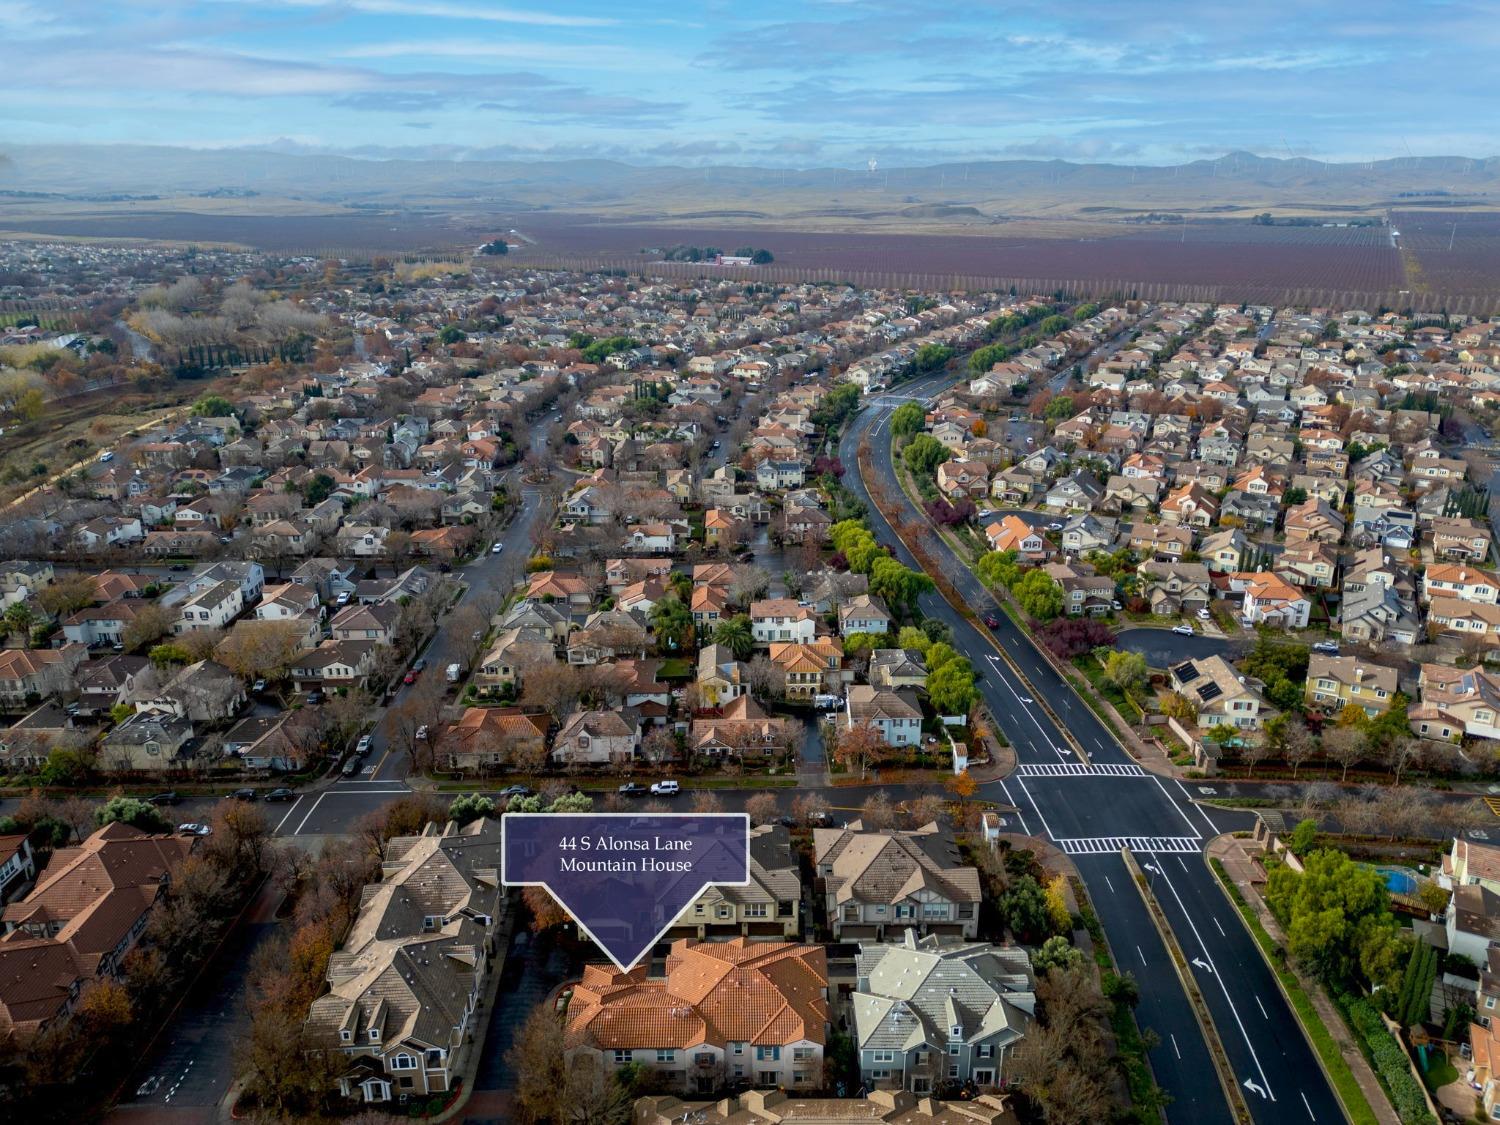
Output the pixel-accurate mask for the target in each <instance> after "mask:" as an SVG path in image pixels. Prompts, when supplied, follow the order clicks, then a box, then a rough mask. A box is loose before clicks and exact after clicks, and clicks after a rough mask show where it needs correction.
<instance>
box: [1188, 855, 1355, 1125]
mask: <svg viewBox="0 0 1500 1125" xmlns="http://www.w3.org/2000/svg"><path fill="white" fill-rule="evenodd" d="M1209 864H1210V865H1211V866H1212V867H1213V870H1214V874H1215V875H1217V876H1218V878H1219V885H1220V886H1222V887H1223V888H1224V891H1225V893H1226V894H1228V895H1229V899H1230V901H1231V902H1233V903H1234V908H1235V909H1236V910H1238V911H1239V914H1240V918H1241V919H1243V920H1244V923H1245V928H1246V929H1247V930H1249V931H1250V936H1251V937H1253V938H1254V939H1255V944H1256V945H1258V946H1260V951H1261V953H1262V954H1263V955H1264V956H1265V959H1266V965H1267V967H1268V968H1269V969H1270V970H1271V972H1272V973H1273V974H1274V975H1275V977H1276V979H1277V980H1278V981H1279V982H1280V983H1281V990H1282V991H1283V992H1284V993H1286V996H1287V999H1288V1000H1290V1001H1291V1004H1292V1011H1294V1012H1296V1013H1297V1020H1298V1022H1299V1023H1301V1024H1302V1030H1303V1031H1304V1032H1306V1033H1307V1038H1308V1039H1309V1040H1310V1041H1311V1042H1312V1045H1313V1049H1314V1050H1315V1051H1317V1052H1318V1059H1319V1060H1320V1061H1321V1062H1322V1064H1323V1072H1324V1073H1325V1074H1327V1075H1328V1080H1329V1081H1330V1082H1331V1083H1332V1084H1333V1088H1334V1091H1335V1092H1336V1093H1337V1094H1338V1097H1339V1101H1340V1102H1342V1103H1343V1106H1344V1112H1345V1113H1346V1114H1348V1115H1349V1120H1350V1121H1352V1122H1353V1123H1354V1125H1380V1118H1378V1117H1376V1116H1375V1111H1374V1110H1373V1109H1371V1108H1370V1102H1369V1100H1368V1099H1367V1098H1366V1097H1365V1092H1364V1090H1363V1089H1362V1088H1361V1087H1360V1084H1359V1082H1358V1081H1357V1080H1356V1079H1355V1077H1354V1072H1353V1071H1352V1070H1350V1069H1349V1064H1348V1062H1346V1061H1345V1059H1344V1053H1343V1052H1342V1051H1340V1050H1339V1046H1338V1044H1337V1043H1335V1042H1334V1039H1333V1035H1332V1033H1331V1032H1330V1031H1329V1030H1328V1025H1327V1024H1325V1023H1324V1022H1323V1019H1322V1017H1321V1016H1319V1015H1318V1010H1317V1008H1315V1007H1314V1006H1313V1002H1312V997H1310V996H1308V994H1307V990H1306V989H1304V988H1303V987H1302V982H1301V981H1299V980H1298V979H1297V976H1296V974H1295V973H1293V972H1292V971H1291V970H1290V969H1284V968H1281V967H1280V966H1279V964H1278V958H1279V956H1280V950H1281V947H1280V946H1278V945H1277V944H1276V942H1275V941H1273V940H1272V938H1271V935H1270V934H1269V933H1267V932H1266V928H1265V927H1264V926H1263V925H1261V922H1260V918H1259V917H1258V916H1257V915H1256V913H1255V911H1254V909H1252V908H1251V906H1250V904H1249V903H1247V902H1246V901H1245V899H1244V896H1243V895H1241V894H1240V889H1239V888H1238V887H1237V886H1235V885H1234V880H1233V879H1231V878H1229V873H1228V872H1226V871H1225V870H1224V864H1223V863H1221V862H1220V861H1219V860H1217V859H1211V860H1209Z"/></svg>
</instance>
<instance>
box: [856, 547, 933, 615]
mask: <svg viewBox="0 0 1500 1125" xmlns="http://www.w3.org/2000/svg"><path fill="white" fill-rule="evenodd" d="M932 588H933V583H932V579H931V578H928V577H927V575H925V574H923V573H921V572H920V571H916V570H912V569H911V568H910V567H907V566H904V565H903V564H902V563H901V562H899V561H898V560H896V559H893V558H891V557H890V556H889V555H883V556H880V557H878V558H876V559H874V560H873V561H872V562H871V564H870V593H872V594H874V595H876V596H877V597H880V598H884V599H885V601H886V603H887V604H888V605H889V606H890V607H891V608H892V609H893V610H895V611H896V612H898V613H901V612H904V613H907V614H910V613H912V612H913V611H914V610H915V609H916V604H917V598H918V597H919V596H920V595H922V594H924V593H926V592H927V591H929V590H931V589H932Z"/></svg>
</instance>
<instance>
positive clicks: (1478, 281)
mask: <svg viewBox="0 0 1500 1125" xmlns="http://www.w3.org/2000/svg"><path fill="white" fill-rule="evenodd" d="M1391 218H1392V220H1393V222H1394V225H1395V227H1396V229H1397V230H1399V231H1400V232H1401V243H1402V245H1403V246H1404V247H1405V249H1406V252H1407V253H1408V254H1410V255H1411V256H1412V257H1413V258H1415V259H1416V262H1417V267H1418V272H1419V273H1420V278H1414V279H1413V288H1425V289H1426V290H1429V291H1431V292H1435V293H1450V294H1455V295H1458V296H1469V297H1476V298H1477V297H1488V298H1494V297H1495V296H1496V295H1497V294H1500V214H1494V213H1490V212H1472V211H1471V212H1447V211H1398V212H1396V213H1395V214H1393V215H1392V216H1391Z"/></svg>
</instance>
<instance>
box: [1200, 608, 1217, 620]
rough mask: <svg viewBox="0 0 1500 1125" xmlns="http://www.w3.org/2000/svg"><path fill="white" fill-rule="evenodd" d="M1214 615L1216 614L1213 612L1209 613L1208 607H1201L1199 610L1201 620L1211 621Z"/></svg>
mask: <svg viewBox="0 0 1500 1125" xmlns="http://www.w3.org/2000/svg"><path fill="white" fill-rule="evenodd" d="M1213 616H1214V615H1213V614H1211V613H1209V612H1208V610H1206V609H1200V610H1199V611H1198V620H1199V621H1211V620H1213Z"/></svg>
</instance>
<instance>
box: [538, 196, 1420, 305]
mask: <svg viewBox="0 0 1500 1125" xmlns="http://www.w3.org/2000/svg"><path fill="white" fill-rule="evenodd" d="M515 225H516V227H517V229H519V230H521V231H522V232H523V233H525V234H526V235H528V236H529V237H531V238H533V239H534V240H535V245H534V246H531V247H527V248H525V249H524V250H523V251H522V252H521V253H520V254H518V255H516V257H517V260H518V262H520V261H525V260H527V259H528V258H537V259H546V258H549V257H554V256H557V257H562V258H568V257H571V256H581V257H589V256H595V255H597V256H601V257H609V258H614V257H621V258H624V259H626V260H630V259H634V260H637V261H639V260H640V259H641V254H640V252H641V251H642V249H644V248H658V249H660V248H665V247H669V246H672V245H676V244H688V245H695V246H710V245H711V246H717V247H721V248H732V247H736V246H744V245H753V246H763V247H766V248H767V249H769V250H771V251H772V252H773V253H774V254H775V255H776V265H777V266H778V267H782V268H784V269H798V270H824V271H848V272H850V273H854V274H858V275H866V274H873V275H886V276H902V275H913V274H915V275H925V276H928V277H937V278H942V277H964V278H1037V279H1049V280H1054V281H1058V282H1075V283H1082V282H1091V283H1095V284H1103V285H1116V286H1121V287H1135V286H1184V287H1211V288H1218V287H1223V288H1224V289H1225V292H1226V293H1227V292H1229V291H1231V290H1232V291H1234V292H1237V293H1243V294H1244V297H1243V299H1267V300H1274V299H1276V297H1275V296H1274V295H1275V294H1282V293H1291V292H1294V291H1304V292H1308V293H1320V292H1321V293H1327V294H1329V296H1328V297H1326V298H1318V299H1323V300H1330V301H1331V300H1332V299H1333V298H1332V296H1331V295H1332V294H1333V293H1336V292H1347V293H1359V294H1385V293H1389V294H1391V295H1392V296H1393V297H1394V294H1395V293H1396V291H1398V290H1400V289H1402V288H1403V287H1404V283H1403V275H1402V267H1401V258H1400V255H1399V254H1398V253H1397V252H1396V250H1395V249H1394V248H1393V247H1392V246H1391V245H1390V240H1389V237H1388V236H1387V234H1386V232H1385V231H1384V230H1381V229H1379V228H1323V227H1257V226H1252V225H1251V224H1249V223H1238V224H1231V223H1189V224H1186V225H1185V226H1182V225H1162V226H1156V225H1152V226H1124V225H1122V226H1119V227H1116V228H1113V229H1112V231H1111V233H1110V234H1109V235H1107V236H1094V237H1086V238H1036V237H1014V236H1008V235H1005V234H999V233H997V234H990V233H988V232H981V231H976V232H975V233H974V234H972V235H932V234H909V235H902V234H851V233H836V232H829V233H818V232H811V231H801V230H799V231H789V230H788V231H781V230H776V229H773V228H768V227H764V226H759V225H756V226H750V225H748V224H747V225H746V226H744V227H740V228H736V227H733V226H723V225H713V226H701V227H699V226H680V225H675V224H673V225H661V226H657V225H649V226H647V225H627V224H618V223H592V222H587V221H582V220H581V219H580V218H577V217H573V218H570V217H565V216H562V215H545V216H543V215H527V216H517V217H516V218H515ZM992 229H993V228H992ZM1095 229H1097V228H1095ZM621 264H624V263H623V262H622V263H621Z"/></svg>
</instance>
